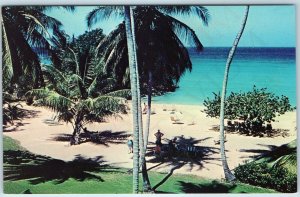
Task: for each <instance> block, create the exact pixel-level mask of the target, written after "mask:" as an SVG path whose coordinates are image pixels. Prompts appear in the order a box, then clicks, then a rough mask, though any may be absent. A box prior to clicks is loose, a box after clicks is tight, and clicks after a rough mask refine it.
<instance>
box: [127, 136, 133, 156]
mask: <svg viewBox="0 0 300 197" xmlns="http://www.w3.org/2000/svg"><path fill="white" fill-rule="evenodd" d="M127 146H128V149H129V151H128V154H130V153H133V138H132V135H130V136H129V138H128V140H127Z"/></svg>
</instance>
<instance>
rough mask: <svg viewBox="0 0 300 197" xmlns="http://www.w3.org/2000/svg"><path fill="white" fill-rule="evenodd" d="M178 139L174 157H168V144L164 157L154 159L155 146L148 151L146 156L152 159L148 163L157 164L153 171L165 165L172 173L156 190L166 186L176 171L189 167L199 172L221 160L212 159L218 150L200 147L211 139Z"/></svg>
mask: <svg viewBox="0 0 300 197" xmlns="http://www.w3.org/2000/svg"><path fill="white" fill-rule="evenodd" d="M177 138H178V141H177V143H176V144H177V147H178V148H177V151H176V153H175V154H174V155H168V145H167V144H163V146H162V152H163V151H166V152H167V154H166V155H165V156H162V157H155V156H154V157H153V151H152V150H153V149H154V147H153V145H152V147H151V146H150V147H149V148H148V149H147V154H146V156H148V157H150V159H148V160H147V163H154V164H156V165H155V167H151V169H153V168H159V166H160V165H162V164H165V165H164V167H170V168H171V170H170V172H169V173H168V174H167V175H166V176H165V177H164V178H163V179H162V180H161V181H160V182H159V183H157V184H156V185H155V186H154V187H153V189H154V190H156V189H157V188H158V187H159V186H161V185H162V184H164V183H165V182H166V181H167V180H168V179H169V178H170V177H171V176H172V174H173V172H174V171H175V170H176V169H179V168H181V167H183V166H186V165H187V166H188V167H189V170H193V169H194V168H197V170H201V169H203V168H205V167H204V165H205V164H208V163H212V162H211V161H212V160H219V158H214V157H212V155H213V154H216V153H218V152H219V149H218V148H215V147H208V146H201V145H198V144H199V143H201V142H203V141H206V140H209V139H211V138H210V137H208V138H204V139H195V138H192V137H190V138H185V137H184V136H178V137H177ZM151 144H153V143H151ZM191 147H192V148H191ZM189 150H192V151H189ZM162 154H163V153H162ZM214 164H215V163H214ZM215 165H219V164H215Z"/></svg>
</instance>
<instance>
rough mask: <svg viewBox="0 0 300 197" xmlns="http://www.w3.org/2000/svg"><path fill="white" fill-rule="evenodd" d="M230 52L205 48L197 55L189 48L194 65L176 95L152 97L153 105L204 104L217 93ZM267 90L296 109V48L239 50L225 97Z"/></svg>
mask: <svg viewBox="0 0 300 197" xmlns="http://www.w3.org/2000/svg"><path fill="white" fill-rule="evenodd" d="M229 50H230V48H220V47H218V48H214V47H211V48H205V49H204V51H203V52H201V53H199V52H196V51H195V50H194V49H192V48H190V49H189V53H190V57H191V61H192V64H193V69H192V71H191V72H186V73H185V75H184V76H182V78H181V80H180V82H179V84H178V85H179V88H178V89H177V90H176V91H175V92H171V93H167V94H165V95H163V96H158V97H154V98H153V101H154V102H155V103H174V104H192V105H194V104H200V105H202V104H203V101H204V99H206V98H207V97H210V98H212V97H213V94H212V92H216V93H217V92H220V91H221V89H222V82H223V77H224V70H225V64H226V60H227V56H228V53H229ZM254 85H255V86H256V87H257V88H267V89H268V91H270V92H273V93H275V94H276V95H278V96H280V95H285V96H287V97H289V99H290V102H291V104H292V105H293V106H295V105H296V56H295V48H247V47H239V48H238V49H237V51H236V54H235V56H234V59H233V61H232V64H231V67H230V72H229V79H228V93H229V92H231V91H233V92H239V91H242V92H244V91H249V90H251V89H252V88H253V86H254Z"/></svg>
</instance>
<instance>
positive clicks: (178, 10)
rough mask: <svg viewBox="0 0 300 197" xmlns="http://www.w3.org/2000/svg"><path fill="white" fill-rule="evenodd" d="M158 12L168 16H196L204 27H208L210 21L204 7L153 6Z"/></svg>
mask: <svg viewBox="0 0 300 197" xmlns="http://www.w3.org/2000/svg"><path fill="white" fill-rule="evenodd" d="M155 7H156V8H157V9H158V10H159V11H161V12H163V13H165V14H168V15H170V14H171V15H172V14H175V15H192V14H195V15H197V16H198V17H199V18H200V19H201V21H202V22H203V24H204V25H208V22H209V20H210V14H209V11H208V9H207V8H206V7H204V6H184V5H180V6H171V5H169V6H164V5H162V6H155Z"/></svg>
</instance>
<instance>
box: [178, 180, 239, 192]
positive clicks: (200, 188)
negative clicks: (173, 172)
mask: <svg viewBox="0 0 300 197" xmlns="http://www.w3.org/2000/svg"><path fill="white" fill-rule="evenodd" d="M179 184H180V189H181V191H182V192H184V193H230V191H232V190H233V189H234V188H235V187H236V185H235V184H225V183H220V182H218V181H212V182H209V183H202V184H194V183H188V182H183V181H179Z"/></svg>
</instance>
